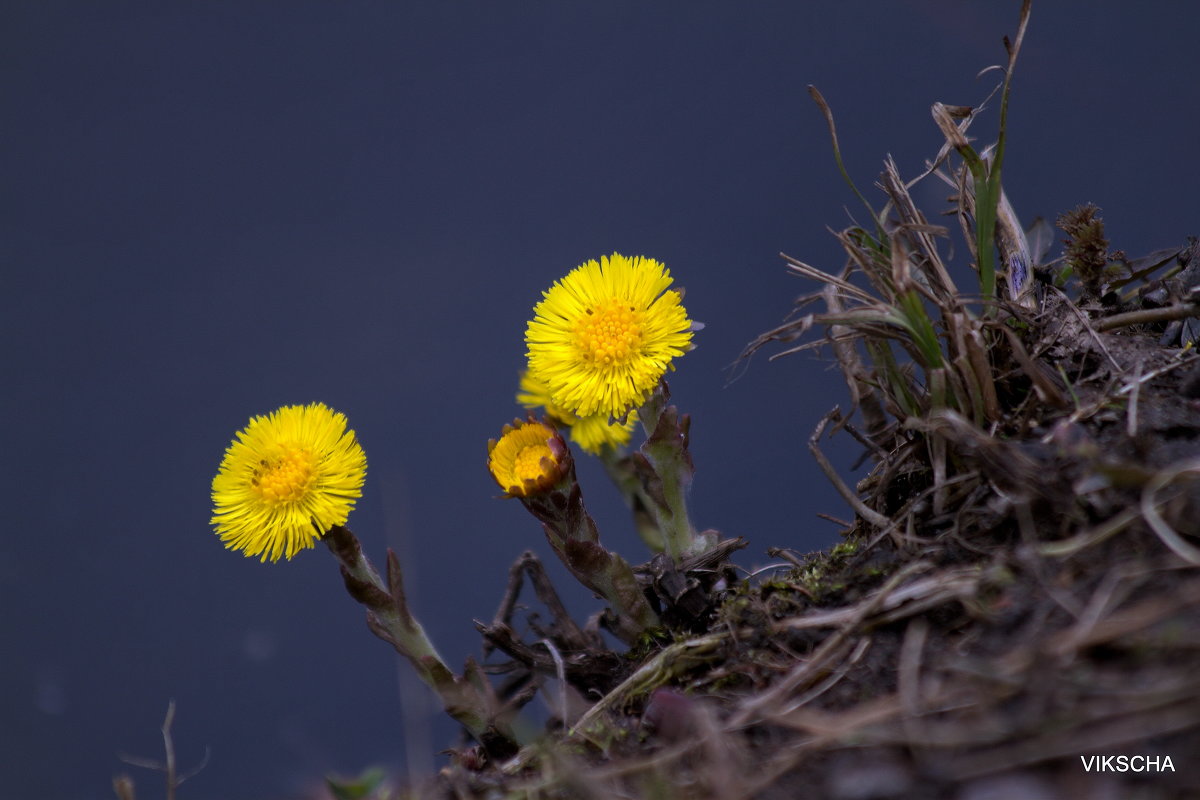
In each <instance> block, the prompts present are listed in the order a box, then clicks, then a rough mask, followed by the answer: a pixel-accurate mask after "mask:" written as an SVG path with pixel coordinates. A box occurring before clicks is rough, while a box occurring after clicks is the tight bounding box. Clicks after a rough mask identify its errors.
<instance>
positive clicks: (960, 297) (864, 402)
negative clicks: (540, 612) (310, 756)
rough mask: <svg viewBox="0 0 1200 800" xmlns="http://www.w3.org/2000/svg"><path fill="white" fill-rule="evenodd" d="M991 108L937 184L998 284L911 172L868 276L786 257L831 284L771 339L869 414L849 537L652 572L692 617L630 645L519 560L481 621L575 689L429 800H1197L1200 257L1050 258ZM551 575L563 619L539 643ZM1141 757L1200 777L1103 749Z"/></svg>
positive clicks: (941, 119) (1091, 233)
mask: <svg viewBox="0 0 1200 800" xmlns="http://www.w3.org/2000/svg"><path fill="white" fill-rule="evenodd" d="M1027 15H1028V4H1026V7H1025V10H1024V12H1023V15H1022V21H1021V25H1020V31H1021V33H1023V31H1024V27H1025V23H1026V20H1027ZM1020 41H1021V34H1020V33H1019V34H1018V36H1017V37H1016V41H1015V43H1014V44H1012V45H1010V46H1009V61H1008V64H1007V66H1006V68H1005V70H1004V73H1005V80H1004V84H1003V86H1002V89H1001V103H1002V107H1001V111H1002V113H1001V116H1002V119H1003V114H1004V109H1005V108H1006V105H1007V98H1008V86H1009V77H1010V76H1011V74H1012V68H1013V66H1014V64H1015V61H1016V56H1017V54H1018V52H1019V46H1020ZM814 98H815V99H816V100H817V102H818V104H819V106H820V107H821V109H822V111H823V112H824V113H825V115H826V119H827V121H828V123H829V127H830V132H831V134H832V135H833V138H834V149H835V155H836V157H837V160H838V164H839V167H841V153H840V150H838V147H837V142H836V132H835V128H834V125H833V116H832V112H831V111H830V110H829V106H828V104H827V103H826V102H825V101H824V99H823V98H822V97H821V96H820V94H819V93H817V92H815V90H814ZM977 113H978V109H970V108H962V107H951V106H945V105H941V104H937V105H935V107H934V115H935V118H936V119H937V121H938V123H939V126H940V127H941V130H942V132H943V134H944V135H945V138H946V143H945V146H944V147H942V149H941V151H940V152H939V153H938V155H937V156H936V157H935V158H934V159H933V160H932V161H931V162H930V164H929V165H928V169H927V170H926V172H925V173H924V174H923V175H922V176H919V177H918V178H917V180H940V181H942V182H943V183H944V184H945V185H946V186H948V187H949V188H950V190H951V192H952V193H953V197H952V204H953V207H952V210H951V212H950V214H951V216H952V217H953V219H954V220H955V222H956V226H957V227H958V228H959V230H960V231H961V233H962V235H963V237H964V239H965V241H966V243H967V247H968V249H969V250H970V252H971V254H972V258H973V260H974V264H975V265H976V274H977V277H978V284H977V285H975V286H972V287H969V289H964V288H963V287H960V286H958V285H956V284H955V282H954V281H953V280H952V279H951V276H950V269H949V268H948V266H947V263H946V259H945V257H944V256H943V253H944V252H945V251H946V249H947V247H948V239H949V237H950V229H949V226H943V225H939V224H934V223H932V222H930V219H929V218H928V217H927V216H926V215H925V214H924V213H923V212H922V211H921V210H919V209H918V208H917V207H916V206H915V204H914V203H913V201H912V198H911V195H910V192H909V190H910V188H911V186H912V185H913V183H915V181H908V182H905V181H904V180H903V179H902V178H901V176H900V174H899V172H898V170H897V168H896V165H895V164H894V163H893V162H892V161H891V160H890V159H889V160H888V161H887V162H885V164H884V171H883V173H882V175H881V177H880V182H879V188H880V189H881V191H882V192H883V197H884V206H883V207H882V208H881V209H879V210H875V209H873V208H872V207H871V206H870V205H869V204H868V203H867V201H866V199H865V197H864V196H863V195H861V194H859V196H860V197H863V202H864V204H866V205H867V208H868V210H869V212H870V215H871V217H870V222H869V224H867V225H865V226H852V227H850V228H847V229H846V230H843V231H841V232H839V233H837V234H836V235H837V238H838V240H839V241H840V242H841V243H842V245H843V247H844V249H845V252H846V256H847V260H846V264H845V266H844V267H843V268H842V269H841V270H840V271H837V272H829V271H825V270H822V269H820V268H818V267H815V266H812V265H809V264H806V263H805V262H803V261H801V260H799V259H795V258H791V257H788V256H785V260H786V262H787V266H788V270H789V271H790V272H791V273H793V274H794V275H796V276H798V277H801V278H804V279H806V280H809V281H813V282H814V283H815V284H816V291H814V292H813V293H811V294H808V295H805V296H804V297H802V298H800V299H799V300H798V301H797V305H796V308H797V313H796V316H794V317H793V318H792V319H790V320H789V321H787V322H786V323H785V324H783V325H781V326H779V327H777V328H775V329H774V330H771V331H769V332H767V333H766V334H764V335H763V336H762V337H760V338H759V339H758V340H756V341H755V342H753V343H751V344H750V345H749V347H748V348H747V353H746V356H747V357H748V356H749V355H750V354H752V353H753V352H754V351H756V350H759V349H760V348H763V347H767V346H775V347H778V346H779V345H782V349H780V350H779V351H778V352H776V353H775V354H774V355H773V356H772V357H773V358H778V357H781V356H784V355H787V354H789V353H795V352H799V351H807V350H814V349H822V350H825V351H826V352H828V353H830V354H831V355H832V357H833V358H834V359H835V360H836V361H837V363H838V365H839V367H840V368H841V372H842V374H843V375H844V377H845V379H846V383H847V387H848V390H849V398H850V410H849V411H848V412H846V413H843V412H841V411H840V410H838V409H834V410H833V411H832V412H830V413H829V414H828V415H827V416H826V417H825V418H824V419H822V420H821V421H820V422H819V423H818V424H817V425H816V427H815V431H814V434H813V436H812V438H811V440H810V442H809V449H810V452H811V453H812V455H813V456H814V457H816V459H817V461H818V463H819V464H821V466H822V468H823V469H824V470H825V471H826V473H827V474H828V476H829V478H830V480H831V481H832V483H833V485H834V486H835V487H836V488H837V490H838V491H839V492H840V493H841V494H842V496H843V497H844V498H845V499H846V500H847V502H849V503H850V505H851V507H852V508H853V510H854V511H855V519H854V520H853V521H852V522H850V523H848V524H847V527H846V529H845V530H844V531H843V536H844V537H845V542H844V544H842V545H839V546H838V547H836V548H833V549H832V550H831V551H826V552H823V553H815V554H797V553H792V552H789V551H787V550H778V549H777V550H773V551H771V552H772V554H773V555H776V556H778V557H779V558H780V559H781V563H780V565H779V569H775V570H771V571H769V572H768V573H766V574H763V575H759V576H754V577H751V578H740V577H739V576H737V575H736V574H735V573H734V572H733V571H732V570H731V568H730V567H729V565H728V563H727V561H726V558H727V556H728V555H729V554H730V553H731V552H732V551H733V550H734V549H736V547H738V546H740V544H741V543H740V542H733V543H727V545H726V547H725V549H723V550H722V551H721V552H719V553H716V554H713V555H712V556H711V557H709V558H707V559H705V560H701V561H693V562H692V563H688V564H684V565H681V567H680V568H679V569H674V568H672V567H669V566H666V565H664V564H663V563H662V562H661V561H660V562H658V563H655V562H652V563H651V564H648V565H644V566H643V567H641V568H635V572H637V574H638V576H639V580H640V581H641V582H642V584H643V586H644V587H645V589H646V593H647V597H649V598H651V599H652V600H653V601H654V602H655V604H656V605H657V606H658V607H672V608H673V607H675V606H677V605H679V606H682V605H684V598H687V600H686V606H687V607H688V609H689V613H688V614H687V615H684V616H679V615H677V616H676V617H675V618H674V619H675V620H676V624H675V626H674V633H673V638H672V640H670V641H649V640H648V641H645V642H643V643H642V646H640V647H638V648H635V649H634V651H633V652H632V653H629V654H618V653H614V652H612V651H609V650H608V649H606V648H605V647H604V645H603V643H602V642H601V641H600V640H599V639H598V638H596V637H595V635H594V628H595V626H594V625H591V626H583V627H582V628H581V627H579V626H577V625H576V624H575V623H574V622H571V621H570V620H569V618H568V617H567V616H566V612H565V610H562V609H561V603H559V602H558V601H557V597H556V596H555V595H554V590H553V587H552V586H550V585H549V582H548V581H547V580H545V577H544V575H543V574H542V573H541V572H540V569H539V568H538V567H537V566H536V562H535V561H533V560H531V557H529V556H526V557H523V560H522V561H521V562H519V564H518V566H517V567H515V568H514V573H513V574H514V582H513V584H512V586H511V587H510V593H509V596H508V597H506V600H505V602H504V603H503V604H502V607H501V610H500V612H499V613H498V614H497V618H496V619H495V620H493V622H492V623H491V624H490V625H480V629H481V631H482V632H483V634H484V636H485V640H486V641H487V642H488V645H489V647H493V648H495V649H497V650H499V651H501V652H503V653H505V654H507V656H508V660H507V661H504V662H500V663H497V664H493V665H492V667H491V669H492V670H493V671H496V672H502V673H505V674H507V675H508V676H509V678H508V681H507V683H506V684H505V687H504V689H503V690H502V691H503V693H504V694H505V696H506V697H509V698H510V699H511V701H512V703H513V705H514V707H515V706H519V705H521V704H523V703H524V702H528V701H529V700H530V699H532V698H533V697H534V696H535V695H536V694H537V693H538V692H539V691H545V690H546V689H547V688H549V687H553V690H552V691H551V692H550V694H549V696H550V697H552V698H554V699H553V700H551V701H549V705H550V706H551V708H552V710H553V713H554V719H553V720H552V723H551V725H550V730H549V732H548V734H547V735H545V736H543V737H541V738H539V739H538V740H537V741H536V742H535V743H533V744H530V745H528V746H527V747H525V748H524V749H523V750H522V751H521V753H520V754H518V755H517V756H516V757H515V758H513V759H511V760H509V761H506V762H504V763H494V762H491V763H489V762H487V761H486V759H483V758H482V757H481V755H480V754H479V753H478V752H477V751H471V750H468V751H463V752H460V753H459V754H458V756H457V757H456V759H455V761H454V763H453V764H452V765H451V766H450V767H448V768H447V769H446V770H444V771H443V772H442V774H441V775H440V776H439V777H438V778H437V780H436V781H435V782H434V784H432V785H431V786H429V787H426V788H427V790H428V792H429V793H431V794H436V795H440V796H447V797H484V796H487V797H514V798H516V797H521V798H568V797H569V798H575V797H579V798H609V797H639V798H684V797H686V798H722V800H731V799H733V798H764V800H765V799H768V798H776V797H779V798H784V797H787V798H791V797H798V796H811V797H823V798H832V799H834V800H840V799H843V798H844V799H845V800H865V799H866V798H976V799H978V798H984V797H1027V798H1057V797H1062V798H1079V797H1143V798H1176V797H1189V796H1200V794H1197V793H1200V778H1197V775H1196V773H1195V769H1194V764H1195V756H1196V755H1197V754H1200V614H1198V613H1197V611H1198V609H1200V540H1197V538H1196V537H1197V536H1200V406H1198V404H1197V400H1196V399H1195V397H1196V395H1198V394H1200V390H1197V389H1196V388H1195V387H1196V386H1197V385H1200V380H1198V379H1197V378H1196V377H1195V376H1196V374H1197V372H1196V371H1197V363H1198V362H1200V357H1198V356H1197V355H1196V354H1195V351H1194V349H1193V347H1192V346H1191V343H1190V337H1189V331H1191V330H1194V327H1192V326H1194V325H1195V318H1196V316H1197V313H1198V312H1197V306H1196V302H1195V299H1196V294H1195V287H1196V285H1197V284H1200V245H1198V244H1197V243H1196V242H1195V240H1192V241H1190V242H1189V243H1188V244H1186V245H1184V246H1182V247H1178V248H1173V249H1169V250H1165V251H1160V252H1158V253H1155V254H1151V255H1150V256H1147V257H1146V258H1145V259H1136V260H1132V261H1131V260H1129V259H1127V258H1126V257H1125V256H1124V255H1123V254H1121V253H1111V252H1109V250H1108V244H1107V241H1106V240H1105V238H1104V231H1103V225H1102V223H1101V222H1100V220H1099V217H1098V216H1097V215H1096V214H1095V213H1094V212H1093V211H1088V212H1086V213H1085V212H1074V214H1073V215H1072V216H1070V217H1069V218H1068V219H1066V220H1065V223H1064V228H1065V232H1066V233H1067V234H1068V242H1067V246H1066V249H1065V255H1064V257H1063V258H1062V259H1058V260H1056V261H1052V262H1050V263H1042V262H1043V261H1044V258H1043V255H1042V253H1043V251H1044V250H1045V246H1044V241H1045V239H1046V234H1045V230H1044V229H1042V228H1035V229H1034V230H1032V231H1030V232H1026V231H1024V230H1021V229H1020V228H1019V227H1018V226H1016V225H1015V222H1014V221H1015V219H1016V215H1015V213H1014V212H1013V211H1012V208H1011V206H1010V205H1009V204H1008V203H1007V200H1006V199H1005V197H1004V194H1003V191H1002V188H1001V186H1000V183H999V169H1000V163H1001V159H1002V155H1003V148H1002V142H1003V136H1002V134H1003V129H1001V137H1000V144H998V145H997V146H996V147H994V148H990V152H985V153H983V154H980V153H977V152H976V151H975V150H974V149H973V148H972V145H971V144H970V141H969V140H968V138H967V129H968V127H969V126H970V124H971V123H972V121H973V120H974V119H975V118H976V115H977ZM843 174H845V171H844V169H843ZM854 191H855V192H856V193H857V192H858V190H857V189H856V188H855V189H854ZM1031 243H1033V246H1031ZM993 246H994V247H995V250H993ZM989 263H990V264H991V266H990V267H989V266H988V264H989ZM1172 326H1174V327H1172ZM818 333H821V334H823V335H822V336H819V337H818V335H817V334H818ZM838 433H841V434H843V435H845V434H850V435H853V436H854V437H855V438H856V439H857V440H858V441H859V442H860V443H861V444H862V445H863V446H864V448H865V450H866V454H867V457H868V458H869V459H870V460H871V462H872V464H873V466H872V468H871V469H870V471H869V473H868V474H867V476H866V477H865V478H864V479H863V480H861V481H859V482H858V484H857V485H856V486H853V487H852V486H849V485H847V484H846V483H845V482H844V481H843V479H842V478H841V477H840V476H839V474H838V473H837V471H836V470H835V469H834V468H833V467H832V465H830V463H829V462H828V460H827V459H826V458H825V456H824V455H823V453H822V450H821V443H822V441H823V440H824V439H825V438H826V437H827V436H829V435H834V434H838ZM523 575H528V576H529V577H530V578H531V579H532V581H533V584H534V588H535V590H536V593H537V596H538V597H539V598H540V601H541V603H542V605H543V606H544V607H545V608H546V609H547V610H548V611H549V615H550V616H549V619H542V618H538V617H536V616H535V617H531V618H529V619H527V620H526V621H525V625H526V631H525V632H524V633H518V632H517V628H518V627H519V625H518V623H517V622H516V621H515V620H514V611H515V609H516V608H517V604H516V597H517V595H518V594H519V592H520V590H521V585H522V584H521V581H522V580H523V578H522V576H523ZM1120 753H1123V754H1126V755H1147V756H1159V757H1162V756H1170V757H1171V758H1172V760H1173V764H1174V770H1175V771H1173V772H1143V773H1136V772H1123V773H1113V772H1107V773H1098V772H1087V771H1085V770H1084V768H1083V766H1082V763H1081V760H1080V757H1081V756H1088V755H1093V754H1095V755H1112V754H1120Z"/></svg>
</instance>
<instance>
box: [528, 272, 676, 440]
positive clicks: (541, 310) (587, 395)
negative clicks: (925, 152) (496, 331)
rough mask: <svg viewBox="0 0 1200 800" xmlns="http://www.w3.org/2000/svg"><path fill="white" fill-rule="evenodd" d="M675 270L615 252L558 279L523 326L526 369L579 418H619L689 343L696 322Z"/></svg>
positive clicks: (642, 397) (643, 396)
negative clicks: (675, 282)
mask: <svg viewBox="0 0 1200 800" xmlns="http://www.w3.org/2000/svg"><path fill="white" fill-rule="evenodd" d="M670 285H671V273H670V271H669V270H668V269H667V268H666V267H664V266H663V265H662V264H661V263H659V262H658V261H655V260H654V259H652V258H643V257H641V256H634V257H632V258H630V257H626V256H623V255H620V254H618V253H614V254H613V255H612V256H610V257H604V258H601V259H600V261H598V262H597V261H588V262H585V263H584V264H581V265H580V266H578V267H576V268H575V269H574V270H572V271H571V272H570V273H568V274H567V276H566V277H565V278H563V279H562V280H559V281H556V282H555V283H554V285H553V286H551V287H550V289H549V291H546V292H543V293H542V300H541V302H539V303H538V304H537V305H536V306H535V307H534V309H533V313H534V317H533V319H532V320H530V322H529V326H528V328H527V329H526V332H525V343H526V345H527V346H528V348H529V351H528V356H529V371H530V372H531V373H533V375H534V376H535V377H536V378H537V379H538V380H541V381H543V382H544V383H545V384H546V385H547V386H548V387H549V390H550V396H551V397H552V398H553V400H554V403H555V404H556V405H558V406H560V407H562V408H564V409H566V410H567V411H569V412H571V413H572V414H575V415H576V416H579V417H591V416H595V415H603V416H605V417H622V416H624V414H625V412H627V411H629V410H630V409H632V408H636V407H638V406H640V405H641V404H642V403H643V402H644V401H645V399H646V397H647V396H648V395H649V394H650V392H651V391H653V389H654V387H655V386H656V385H657V384H658V381H659V379H660V378H662V376H663V373H664V372H666V371H667V370H668V369H670V368H672V365H671V361H672V359H674V358H675V357H676V356H681V355H683V354H684V353H685V352H686V351H687V350H689V349H690V348H691V341H692V330H693V326H692V322H691V321H690V320H689V319H688V317H687V311H686V310H685V309H684V307H683V305H682V303H681V297H680V295H679V292H677V291H674V290H669V289H668V287H669V286H670Z"/></svg>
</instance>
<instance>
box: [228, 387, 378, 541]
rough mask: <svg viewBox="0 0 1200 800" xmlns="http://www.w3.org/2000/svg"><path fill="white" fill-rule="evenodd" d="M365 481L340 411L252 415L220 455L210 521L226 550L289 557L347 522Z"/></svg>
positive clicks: (318, 408)
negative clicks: (221, 457)
mask: <svg viewBox="0 0 1200 800" xmlns="http://www.w3.org/2000/svg"><path fill="white" fill-rule="evenodd" d="M366 476H367V457H366V455H365V454H364V453H363V450H362V447H361V446H359V444H358V440H357V439H355V437H354V431H352V430H349V431H348V430H346V416H345V415H344V414H338V413H337V412H335V411H333V410H332V409H330V408H329V407H327V406H325V405H324V404H322V403H312V404H309V405H307V406H284V407H283V408H280V409H278V410H277V411H273V412H271V413H270V414H268V415H266V416H264V417H252V418H251V419H250V423H249V424H248V425H247V426H246V427H245V429H243V430H241V431H239V432H238V435H237V439H235V440H234V441H233V443H232V444H231V445H229V448H228V449H227V450H226V451H225V457H224V458H223V459H222V460H221V467H220V469H219V470H218V471H217V475H216V477H214V478H213V482H212V499H213V506H214V510H213V518H212V524H213V527H214V528H216V531H217V534H218V535H219V536H220V537H221V541H223V542H225V546H226V547H227V548H231V549H234V550H241V551H242V552H244V553H245V554H246V555H247V556H257V555H261V556H262V559H261V560H262V561H266V560H267V559H268V558H269V559H271V560H272V561H278V560H279V559H280V557H281V556H282V557H285V558H289V559H290V558H291V557H292V556H294V555H296V553H298V552H300V551H301V550H303V549H305V548H309V547H312V546H313V543H314V542H315V541H316V540H317V539H319V538H321V536H323V535H324V534H325V532H326V531H328V530H329V529H330V528H331V527H333V526H334V525H341V524H343V523H345V521H346V517H347V516H349V514H350V510H351V509H352V508H354V501H355V499H356V498H358V497H361V496H362V485H363V481H364V480H366Z"/></svg>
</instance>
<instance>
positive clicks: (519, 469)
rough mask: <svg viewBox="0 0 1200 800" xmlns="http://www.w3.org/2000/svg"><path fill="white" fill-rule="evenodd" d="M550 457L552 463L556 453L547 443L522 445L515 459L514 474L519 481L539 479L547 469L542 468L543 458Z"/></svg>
mask: <svg viewBox="0 0 1200 800" xmlns="http://www.w3.org/2000/svg"><path fill="white" fill-rule="evenodd" d="M543 458H548V459H550V461H551V463H553V462H554V453H552V452H551V451H550V447H549V446H548V445H546V444H545V443H539V444H530V445H526V446H524V447H522V448H521V449H520V450H518V451H517V457H516V459H514V460H513V475H514V476H516V479H517V481H518V482H519V483H524V482H525V481H538V480H539V479H541V478H542V477H543V476H544V475H545V474H546V471H545V470H544V469H542V459H543Z"/></svg>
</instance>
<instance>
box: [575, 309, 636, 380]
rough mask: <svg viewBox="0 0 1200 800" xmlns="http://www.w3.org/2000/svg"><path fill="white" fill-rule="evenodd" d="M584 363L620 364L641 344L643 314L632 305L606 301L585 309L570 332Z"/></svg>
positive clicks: (595, 364)
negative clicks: (585, 311) (585, 312)
mask: <svg viewBox="0 0 1200 800" xmlns="http://www.w3.org/2000/svg"><path fill="white" fill-rule="evenodd" d="M572 333H574V335H575V345H576V347H578V348H579V352H580V354H581V355H582V356H583V360H584V361H585V362H587V363H588V364H592V365H594V366H598V367H608V366H612V365H614V364H623V363H625V362H626V361H628V360H629V359H631V358H632V357H633V356H635V355H637V353H638V351H639V349H640V347H641V343H642V315H641V313H640V312H638V311H635V310H634V308H633V306H631V305H629V304H628V303H625V302H622V301H621V300H619V299H617V298H615V297H614V298H609V299H607V300H604V301H602V302H600V303H597V304H595V306H593V307H592V308H589V309H587V314H585V315H584V316H583V317H581V318H580V319H579V321H578V322H576V323H575V328H574V330H573V331H572Z"/></svg>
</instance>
